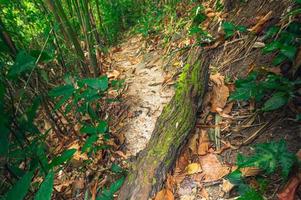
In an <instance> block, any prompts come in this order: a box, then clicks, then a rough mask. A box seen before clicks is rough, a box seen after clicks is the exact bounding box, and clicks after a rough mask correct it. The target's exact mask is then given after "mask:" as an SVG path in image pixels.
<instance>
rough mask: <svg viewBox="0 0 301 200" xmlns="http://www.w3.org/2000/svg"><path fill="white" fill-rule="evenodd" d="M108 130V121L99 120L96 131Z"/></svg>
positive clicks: (103, 131)
mask: <svg viewBox="0 0 301 200" xmlns="http://www.w3.org/2000/svg"><path fill="white" fill-rule="evenodd" d="M107 130H108V123H107V122H106V121H100V122H99V124H98V126H97V131H98V133H105V132H106V131H107Z"/></svg>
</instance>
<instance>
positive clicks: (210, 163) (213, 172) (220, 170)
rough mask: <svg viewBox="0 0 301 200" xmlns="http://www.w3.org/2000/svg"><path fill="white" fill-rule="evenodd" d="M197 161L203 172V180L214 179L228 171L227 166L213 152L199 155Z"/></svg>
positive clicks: (221, 176)
mask: <svg viewBox="0 0 301 200" xmlns="http://www.w3.org/2000/svg"><path fill="white" fill-rule="evenodd" d="M199 161H200V163H201V167H202V169H203V173H204V174H205V177H204V179H205V181H216V180H218V179H221V178H223V177H224V176H225V175H227V174H228V173H229V172H230V170H229V168H228V167H227V166H223V165H222V164H221V163H220V161H219V160H218V159H217V156H216V155H215V154H207V155H205V156H200V158H199Z"/></svg>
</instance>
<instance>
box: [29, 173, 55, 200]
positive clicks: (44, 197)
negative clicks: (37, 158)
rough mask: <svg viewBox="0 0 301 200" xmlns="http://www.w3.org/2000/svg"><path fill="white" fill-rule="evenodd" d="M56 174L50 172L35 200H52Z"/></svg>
mask: <svg viewBox="0 0 301 200" xmlns="http://www.w3.org/2000/svg"><path fill="white" fill-rule="evenodd" d="M53 180H54V172H50V173H49V174H48V175H47V176H46V178H45V180H44V182H43V183H42V184H41V186H40V189H39V190H38V192H37V193H36V195H35V197H34V200H50V199H51V194H52V191H53Z"/></svg>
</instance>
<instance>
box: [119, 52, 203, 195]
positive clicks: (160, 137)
mask: <svg viewBox="0 0 301 200" xmlns="http://www.w3.org/2000/svg"><path fill="white" fill-rule="evenodd" d="M190 52H192V53H190V55H189V57H188V60H187V64H186V65H185V67H184V69H183V72H182V74H181V75H180V77H179V80H178V83H177V89H176V93H175V95H174V97H173V98H172V100H171V101H170V103H169V104H168V105H166V106H165V107H164V109H163V111H162V113H161V115H160V117H159V118H158V119H157V122H156V125H155V129H154V131H153V133H152V137H151V139H150V141H149V143H148V144H147V146H146V148H145V149H144V150H143V151H141V152H140V153H139V155H138V156H137V160H136V161H135V162H134V163H133V164H132V168H131V170H130V172H129V174H128V176H127V178H126V180H125V183H124V184H123V186H122V188H121V190H120V193H119V196H118V199H119V200H148V199H149V198H151V197H153V196H154V195H155V194H156V193H157V192H158V191H159V190H160V189H161V187H162V185H163V182H164V180H165V179H166V175H167V173H168V172H169V171H170V170H171V168H172V166H173V164H174V161H175V159H176V157H177V155H178V154H179V151H180V149H181V147H182V146H183V145H184V144H185V143H186V141H187V136H188V135H189V133H190V132H191V131H192V129H193V128H194V126H195V122H196V114H197V111H198V108H199V106H200V105H201V99H202V97H203V95H204V92H205V90H206V86H207V80H208V63H205V62H206V60H208V59H205V60H203V61H202V59H201V51H200V49H199V48H197V49H192V50H191V51H190Z"/></svg>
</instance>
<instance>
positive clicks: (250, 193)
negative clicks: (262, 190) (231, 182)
mask: <svg viewBox="0 0 301 200" xmlns="http://www.w3.org/2000/svg"><path fill="white" fill-rule="evenodd" d="M238 200H264V198H263V197H262V196H261V195H260V194H259V193H258V192H257V191H256V190H254V189H253V188H250V189H249V190H247V191H246V192H245V193H244V194H243V195H242V196H240V197H239V198H238Z"/></svg>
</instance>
